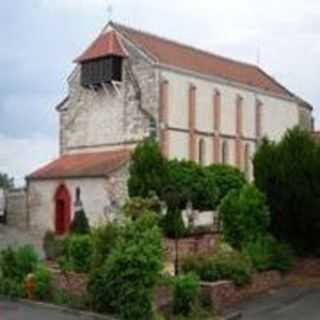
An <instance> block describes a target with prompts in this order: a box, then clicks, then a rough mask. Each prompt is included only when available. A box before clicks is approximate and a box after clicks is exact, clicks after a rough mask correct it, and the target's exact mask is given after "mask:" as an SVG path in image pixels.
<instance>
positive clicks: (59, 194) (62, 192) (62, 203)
mask: <svg viewBox="0 0 320 320" xmlns="http://www.w3.org/2000/svg"><path fill="white" fill-rule="evenodd" d="M70 222H71V196H70V193H69V191H68V189H67V187H66V186H65V185H60V186H59V188H58V189H57V191H56V194H55V231H56V234H58V235H63V234H65V233H66V232H68V230H69V227H70Z"/></svg>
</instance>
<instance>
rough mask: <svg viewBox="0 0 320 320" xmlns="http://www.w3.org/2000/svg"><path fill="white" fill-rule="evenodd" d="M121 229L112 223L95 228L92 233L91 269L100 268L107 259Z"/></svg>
mask: <svg viewBox="0 0 320 320" xmlns="http://www.w3.org/2000/svg"><path fill="white" fill-rule="evenodd" d="M120 234H121V227H120V226H119V225H117V224H114V223H107V224H105V225H101V226H99V227H97V228H95V229H94V230H93V231H92V241H93V259H92V261H93V262H92V265H93V267H95V268H97V267H101V266H102V265H103V263H104V262H105V260H106V259H107V258H108V257H109V255H110V253H111V250H112V249H113V248H114V246H115V244H116V242H117V240H118V238H119V236H120Z"/></svg>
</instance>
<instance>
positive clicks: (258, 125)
mask: <svg viewBox="0 0 320 320" xmlns="http://www.w3.org/2000/svg"><path fill="white" fill-rule="evenodd" d="M261 115H262V102H261V101H260V100H256V121H255V122H256V138H257V139H260V138H261V135H262V126H261V124H262V118H261Z"/></svg>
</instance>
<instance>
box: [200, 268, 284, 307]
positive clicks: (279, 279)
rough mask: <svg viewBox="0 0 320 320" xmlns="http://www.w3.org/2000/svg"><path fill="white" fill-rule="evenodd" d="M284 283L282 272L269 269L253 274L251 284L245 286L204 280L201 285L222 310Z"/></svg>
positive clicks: (214, 303)
mask: <svg viewBox="0 0 320 320" xmlns="http://www.w3.org/2000/svg"><path fill="white" fill-rule="evenodd" d="M284 283H285V278H284V277H283V276H282V275H281V273H280V272H278V271H268V272H262V273H259V274H255V275H253V277H252V279H251V282H250V284H248V285H247V286H245V287H243V288H238V287H236V286H235V284H234V283H233V282H232V281H218V282H202V284H201V287H202V289H203V291H204V292H205V293H206V294H207V295H208V297H209V298H210V301H212V303H213V305H214V306H215V307H216V308H217V309H218V310H219V309H220V310H221V309H224V308H226V307H230V306H232V305H234V304H236V303H239V302H240V301H242V300H245V299H248V298H250V297H252V296H254V295H256V294H259V293H262V292H265V291H268V290H270V289H273V288H277V287H280V286H282V285H283V284H284Z"/></svg>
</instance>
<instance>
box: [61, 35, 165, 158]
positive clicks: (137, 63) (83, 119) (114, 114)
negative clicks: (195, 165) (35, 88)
mask: <svg viewBox="0 0 320 320" xmlns="http://www.w3.org/2000/svg"><path fill="white" fill-rule="evenodd" d="M123 40H124V44H125V46H126V49H127V51H128V53H129V57H128V59H125V60H124V62H123V80H122V82H121V83H119V84H117V87H116V88H115V87H114V86H113V85H111V84H106V85H105V86H104V87H100V88H96V89H93V88H84V87H82V86H81V83H80V74H81V67H80V66H77V67H76V68H75V70H74V71H73V73H72V74H71V75H70V77H69V79H68V84H69V98H68V100H67V101H66V102H65V103H64V105H63V106H62V107H61V109H60V150H61V153H70V152H86V151H90V150H94V151H97V150H101V151H103V150H110V149H112V148H119V147H121V146H124V145H125V146H132V147H134V146H135V145H136V143H137V142H139V141H141V140H143V138H145V137H146V136H148V135H149V133H150V121H151V119H152V120H154V121H155V122H156V121H157V119H158V107H159V105H158V91H159V88H158V87H159V86H158V78H157V71H156V69H155V68H154V67H153V66H152V64H151V62H150V61H149V60H148V59H147V58H146V57H145V55H144V54H142V52H141V51H139V50H138V49H137V48H135V47H134V46H133V45H132V44H131V43H130V42H128V41H127V40H125V38H124V39H123Z"/></svg>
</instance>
